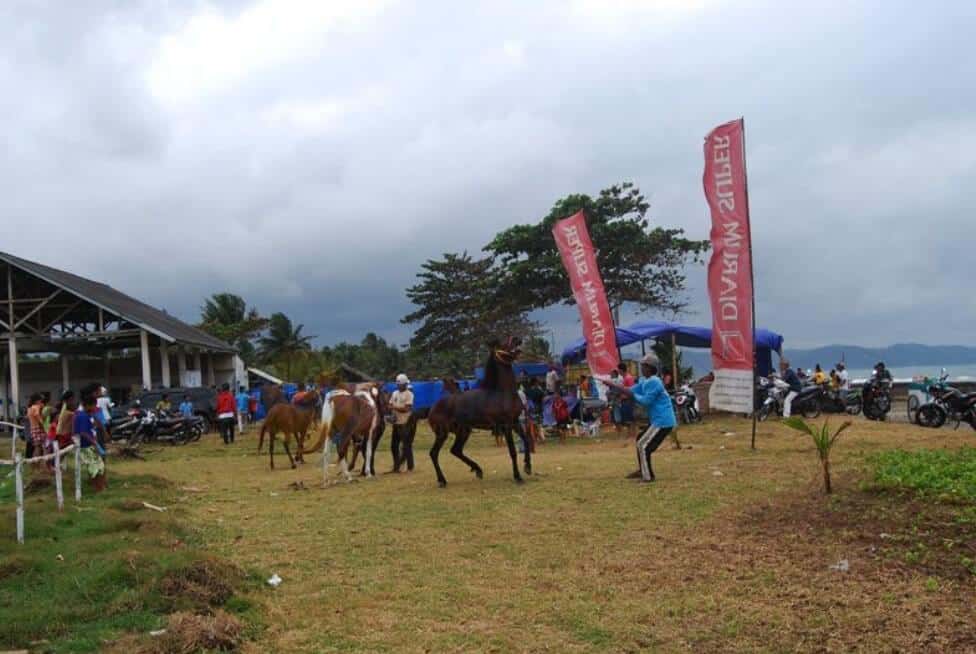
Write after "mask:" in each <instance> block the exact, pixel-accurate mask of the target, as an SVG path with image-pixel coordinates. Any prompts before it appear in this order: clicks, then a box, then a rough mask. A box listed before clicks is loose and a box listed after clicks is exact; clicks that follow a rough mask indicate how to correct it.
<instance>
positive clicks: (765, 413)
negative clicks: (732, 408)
mask: <svg viewBox="0 0 976 654" xmlns="http://www.w3.org/2000/svg"><path fill="white" fill-rule="evenodd" d="M768 417H769V406H767V405H766V404H763V405H762V406H761V407H759V412H758V413H757V414H756V418H757V419H758V420H759V422H766V418H768ZM974 429H976V427H974Z"/></svg>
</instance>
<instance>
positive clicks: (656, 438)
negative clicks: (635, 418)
mask: <svg viewBox="0 0 976 654" xmlns="http://www.w3.org/2000/svg"><path fill="white" fill-rule="evenodd" d="M658 365H659V364H658V360H657V357H656V356H654V355H653V354H648V355H647V356H645V357H644V358H643V359H641V362H640V369H641V378H640V380H639V381H638V382H637V383H636V384H634V385H633V386H631V387H630V388H626V387H624V386H622V385H617V384H614V383H612V382H610V385H611V386H614V387H616V388H618V389H619V390H621V391H623V392H625V393H629V394H631V395H632V396H633V397H634V400H636V401H637V402H638V403H639V404H641V405H642V406H643V407H644V409H645V410H646V411H647V418H648V422H649V423H650V424H649V425H648V427H647V429H646V430H644V433H643V434H641V436H640V438H638V439H637V462H638V465H639V467H640V469H639V470H638V471H636V472H633V473H631V474H630V475H628V477H630V478H634V479H636V478H638V477H640V479H641V481H643V482H652V481H654V469H653V468H652V467H651V454H652V453H653V452H654V451H655V450H656V449H657V448H658V446H660V445H661V443H662V442H664V439H665V438H667V437H668V434H670V433H671V430H672V429H674V426H675V419H674V408H673V407H672V405H671V396H670V395H668V392H667V390H665V388H664V384H663V383H662V382H661V378H660V377H658V376H657V373H658Z"/></svg>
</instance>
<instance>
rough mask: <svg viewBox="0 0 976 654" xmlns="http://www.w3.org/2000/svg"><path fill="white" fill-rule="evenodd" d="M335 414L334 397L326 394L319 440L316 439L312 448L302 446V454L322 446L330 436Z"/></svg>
mask: <svg viewBox="0 0 976 654" xmlns="http://www.w3.org/2000/svg"><path fill="white" fill-rule="evenodd" d="M334 415H335V407H334V406H333V405H332V397H331V396H328V395H326V397H325V401H324V402H323V403H322V426H321V428H320V429H319V440H318V441H316V443H315V445H313V446H312V447H310V448H307V449H306V448H304V447H302V448H301V452H302V454H311V453H312V452H317V451H318V449H319V448H320V447H322V445H323V444H324V443H325V439H326V438H328V437H329V434H330V433H331V431H332V418H333V416H334Z"/></svg>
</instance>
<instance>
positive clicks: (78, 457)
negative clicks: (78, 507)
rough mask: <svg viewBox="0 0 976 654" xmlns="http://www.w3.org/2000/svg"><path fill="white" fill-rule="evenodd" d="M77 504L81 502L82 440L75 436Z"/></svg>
mask: <svg viewBox="0 0 976 654" xmlns="http://www.w3.org/2000/svg"><path fill="white" fill-rule="evenodd" d="M72 440H73V441H74V443H75V502H80V501H81V439H80V438H78V437H77V436H75V437H74V438H73V439H72Z"/></svg>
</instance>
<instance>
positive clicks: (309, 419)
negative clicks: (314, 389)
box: [258, 393, 319, 470]
mask: <svg viewBox="0 0 976 654" xmlns="http://www.w3.org/2000/svg"><path fill="white" fill-rule="evenodd" d="M318 399H319V398H318V393H306V394H304V395H302V396H301V397H298V396H296V398H295V402H294V403H292V404H289V403H288V402H287V401H286V402H284V403H282V402H276V403H274V404H272V405H271V408H270V409H269V410H268V414H267V415H266V416H265V417H264V422H263V423H262V425H261V434H260V436H259V438H258V452H260V451H261V448H262V447H264V435H265V434H266V433H267V434H268V436H269V438H268V454H269V456H270V457H271V469H272V470H274V445H275V440H276V439H277V435H278V434H279V433H280V434H282V440H281V443H282V445H284V447H285V454H287V455H288V461H289V462H290V463H291V467H292V468H294V467H295V459H292V456H291V450H290V449H289V447H288V441H289V440H290V439H291V438H294V439H295V443H296V444H297V445H298V447H297V448H296V453H297V460H298V461H299V462H302V463H304V462H305V459H304V458H303V457H302V444H303V443H304V442H305V437H306V436H307V434H308V428H309V427H310V426H311V425H312V423H314V422H315V418H316V415H317V413H318V408H319V402H318Z"/></svg>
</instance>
